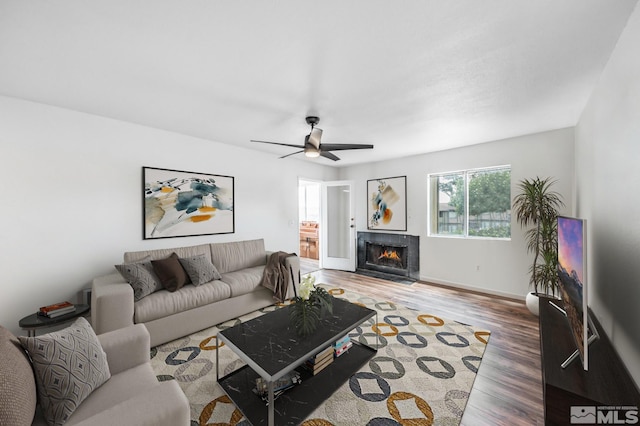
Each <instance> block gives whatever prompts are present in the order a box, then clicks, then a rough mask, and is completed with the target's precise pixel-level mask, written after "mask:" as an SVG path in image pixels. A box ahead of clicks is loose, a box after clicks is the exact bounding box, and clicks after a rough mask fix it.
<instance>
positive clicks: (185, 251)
mask: <svg viewBox="0 0 640 426" xmlns="http://www.w3.org/2000/svg"><path fill="white" fill-rule="evenodd" d="M171 253H175V254H177V255H178V257H193V256H197V255H199V254H204V255H205V256H206V257H207V258H208V259H209V260H212V259H211V249H210V248H209V244H201V245H199V246H189V247H176V248H169V249H155V250H145V251H129V252H125V254H124V262H125V263H133V262H139V261H141V259H144V258H145V257H147V256H149V257H150V258H151V260H159V259H165V258H167V257H169V256H170V255H171Z"/></svg>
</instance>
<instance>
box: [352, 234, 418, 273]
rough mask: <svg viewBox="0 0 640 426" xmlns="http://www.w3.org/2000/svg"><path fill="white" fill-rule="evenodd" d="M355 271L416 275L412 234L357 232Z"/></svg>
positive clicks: (416, 257)
mask: <svg viewBox="0 0 640 426" xmlns="http://www.w3.org/2000/svg"><path fill="white" fill-rule="evenodd" d="M357 272H359V273H362V274H365V275H372V276H378V277H380V278H387V279H393V278H394V277H402V278H404V279H408V280H410V281H415V280H417V279H419V278H420V243H419V237H417V236H415V235H404V234H388V233H378V232H358V269H357Z"/></svg>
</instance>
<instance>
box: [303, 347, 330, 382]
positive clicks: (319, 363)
mask: <svg viewBox="0 0 640 426" xmlns="http://www.w3.org/2000/svg"><path fill="white" fill-rule="evenodd" d="M332 362H333V346H328V347H327V348H326V349H324V350H322V351H320V352H319V353H317V354H316V355H315V356H313V357H311V358H309V359H308V360H307V362H306V363H305V367H307V369H308V370H309V371H311V373H313V375H314V376H315V375H316V374H318V373H319V372H320V371H322V370H323V369H324V368H325V367H326V366H327V365H329V364H331V363H332Z"/></svg>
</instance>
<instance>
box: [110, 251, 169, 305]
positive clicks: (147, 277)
mask: <svg viewBox="0 0 640 426" xmlns="http://www.w3.org/2000/svg"><path fill="white" fill-rule="evenodd" d="M115 266H116V269H117V270H118V272H120V275H122V277H123V278H124V279H125V280H127V282H128V283H129V284H130V285H131V287H132V288H133V300H135V301H136V302H137V301H139V300H140V299H142V298H143V297H145V296H148V295H150V294H151V293H153V292H155V291H158V290H162V284H161V283H160V280H159V279H158V277H157V276H156V273H155V272H154V270H153V265H152V264H151V257H150V256H147V257H145V258H144V259H142V260H141V261H140V262H136V263H125V264H123V265H115Z"/></svg>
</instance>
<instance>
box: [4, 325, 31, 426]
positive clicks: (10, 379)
mask: <svg viewBox="0 0 640 426" xmlns="http://www.w3.org/2000/svg"><path fill="white" fill-rule="evenodd" d="M0 354H2V356H0V425H12V426H30V425H31V422H32V421H33V413H35V411H36V398H37V395H36V380H35V378H34V377H33V370H32V369H31V363H30V362H29V358H28V357H27V354H26V353H25V351H24V349H23V348H22V346H20V342H19V341H18V338H17V337H16V336H14V335H13V333H11V332H10V331H9V330H7V329H6V328H4V327H2V326H0Z"/></svg>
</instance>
